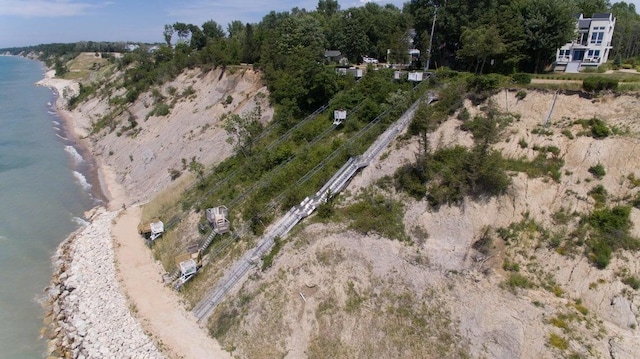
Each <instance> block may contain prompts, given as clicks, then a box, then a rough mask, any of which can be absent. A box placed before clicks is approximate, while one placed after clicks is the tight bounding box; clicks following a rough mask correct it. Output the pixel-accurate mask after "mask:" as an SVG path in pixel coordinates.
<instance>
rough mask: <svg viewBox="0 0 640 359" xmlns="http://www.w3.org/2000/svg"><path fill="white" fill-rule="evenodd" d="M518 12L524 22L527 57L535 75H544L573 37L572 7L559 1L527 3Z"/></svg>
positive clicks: (541, 0) (521, 5) (524, 2)
mask: <svg viewBox="0 0 640 359" xmlns="http://www.w3.org/2000/svg"><path fill="white" fill-rule="evenodd" d="M516 6H520V7H519V10H520V12H521V14H522V18H523V19H524V34H525V40H526V42H525V45H524V48H523V51H524V53H526V54H527V55H528V56H529V59H530V60H531V61H532V62H531V65H533V66H532V69H533V70H534V71H535V72H539V71H542V70H543V68H544V66H546V65H547V64H548V63H549V61H550V60H551V58H552V55H553V54H555V52H556V49H558V48H559V47H560V46H562V45H564V44H566V43H567V42H569V41H570V40H571V39H572V38H573V37H574V35H575V34H574V32H575V18H574V17H573V13H572V7H571V4H570V3H566V2H563V1H556V0H524V1H523V3H522V4H518V5H516Z"/></svg>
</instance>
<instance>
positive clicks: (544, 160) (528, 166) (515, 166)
mask: <svg viewBox="0 0 640 359" xmlns="http://www.w3.org/2000/svg"><path fill="white" fill-rule="evenodd" d="M504 166H505V169H507V170H509V171H515V172H524V173H526V174H527V175H528V176H529V177H531V178H538V177H544V176H549V177H551V179H553V180H554V181H556V182H560V177H562V172H561V169H562V166H564V160H563V159H561V158H560V157H558V156H555V155H552V156H547V154H546V153H538V155H536V157H535V158H534V159H533V160H532V161H529V160H527V159H526V157H524V156H523V157H521V158H519V159H506V160H505V164H504Z"/></svg>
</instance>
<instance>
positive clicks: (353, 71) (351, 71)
mask: <svg viewBox="0 0 640 359" xmlns="http://www.w3.org/2000/svg"><path fill="white" fill-rule="evenodd" d="M347 73H348V74H350V75H353V77H355V78H357V79H359V78H362V75H363V72H362V69H359V68H357V67H351V68H349V69H348V70H347Z"/></svg>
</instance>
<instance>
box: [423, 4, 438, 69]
mask: <svg viewBox="0 0 640 359" xmlns="http://www.w3.org/2000/svg"><path fill="white" fill-rule="evenodd" d="M437 16H438V5H435V6H434V10H433V24H431V36H430V39H429V48H428V49H427V66H426V67H425V69H424V70H425V71H429V64H430V63H431V45H433V32H434V31H436V17H437Z"/></svg>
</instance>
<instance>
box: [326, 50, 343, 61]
mask: <svg viewBox="0 0 640 359" xmlns="http://www.w3.org/2000/svg"><path fill="white" fill-rule="evenodd" d="M324 58H325V59H326V60H327V62H330V63H331V62H339V61H340V60H341V59H342V53H341V52H340V51H338V50H326V51H325V52H324Z"/></svg>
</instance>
